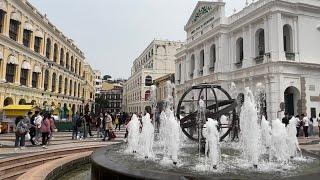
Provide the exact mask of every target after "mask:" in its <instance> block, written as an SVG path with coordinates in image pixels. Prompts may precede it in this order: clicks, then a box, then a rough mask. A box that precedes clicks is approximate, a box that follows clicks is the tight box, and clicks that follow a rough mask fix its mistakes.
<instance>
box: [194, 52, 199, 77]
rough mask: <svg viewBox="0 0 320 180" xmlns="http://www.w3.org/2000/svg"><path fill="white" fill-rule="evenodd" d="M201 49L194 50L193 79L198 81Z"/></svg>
mask: <svg viewBox="0 0 320 180" xmlns="http://www.w3.org/2000/svg"><path fill="white" fill-rule="evenodd" d="M199 57H200V55H199V49H198V48H196V49H195V50H194V70H193V79H196V78H197V77H199V69H200V68H199V67H200V66H199V62H200V61H199Z"/></svg>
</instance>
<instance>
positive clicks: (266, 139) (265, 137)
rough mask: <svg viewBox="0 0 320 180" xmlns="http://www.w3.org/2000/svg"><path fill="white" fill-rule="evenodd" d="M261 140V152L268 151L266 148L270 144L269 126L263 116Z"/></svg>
mask: <svg viewBox="0 0 320 180" xmlns="http://www.w3.org/2000/svg"><path fill="white" fill-rule="evenodd" d="M261 142H262V152H263V153H269V152H268V149H269V148H270V145H271V126H270V123H269V121H267V120H266V118H265V117H264V116H262V119H261Z"/></svg>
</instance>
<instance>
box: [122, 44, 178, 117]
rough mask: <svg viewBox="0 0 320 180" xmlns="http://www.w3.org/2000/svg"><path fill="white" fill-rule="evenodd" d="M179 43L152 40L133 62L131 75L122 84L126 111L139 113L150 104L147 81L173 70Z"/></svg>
mask: <svg viewBox="0 0 320 180" xmlns="http://www.w3.org/2000/svg"><path fill="white" fill-rule="evenodd" d="M181 45H182V43H181V42H175V41H162V40H154V41H152V42H151V43H150V45H149V46H148V47H147V48H146V49H145V50H144V51H143V53H142V54H141V55H140V56H139V57H138V58H137V59H136V60H135V61H134V62H133V66H132V68H131V77H130V78H129V79H128V81H127V82H126V83H125V85H124V95H123V96H124V99H125V103H126V104H124V107H126V109H124V110H125V111H126V112H134V113H140V112H143V111H144V109H145V107H146V106H151V102H150V90H151V89H150V84H149V85H148V83H147V82H151V83H152V82H153V79H157V78H159V77H161V76H164V75H166V74H170V73H174V72H175V65H174V60H175V56H174V55H175V54H176V50H177V49H178V48H179V47H181Z"/></svg>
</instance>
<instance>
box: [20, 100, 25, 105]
mask: <svg viewBox="0 0 320 180" xmlns="http://www.w3.org/2000/svg"><path fill="white" fill-rule="evenodd" d="M25 104H27V101H26V100H25V99H20V101H19V105H25Z"/></svg>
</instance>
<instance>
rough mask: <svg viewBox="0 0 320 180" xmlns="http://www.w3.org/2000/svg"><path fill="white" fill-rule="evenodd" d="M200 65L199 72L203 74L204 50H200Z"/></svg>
mask: <svg viewBox="0 0 320 180" xmlns="http://www.w3.org/2000/svg"><path fill="white" fill-rule="evenodd" d="M199 65H200V71H199V74H200V75H202V74H203V66H204V50H201V51H200V62H199Z"/></svg>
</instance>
